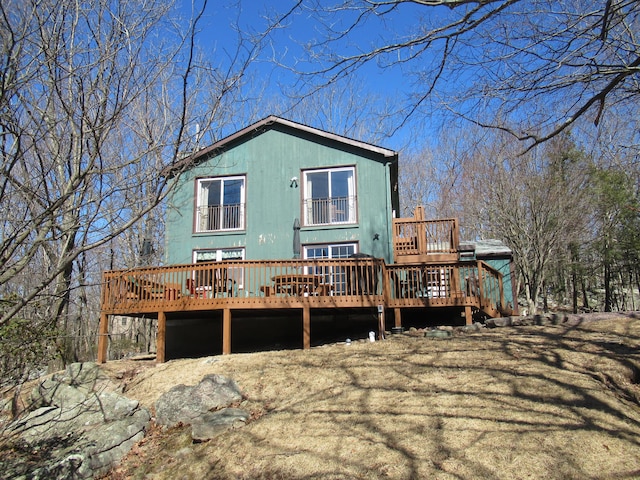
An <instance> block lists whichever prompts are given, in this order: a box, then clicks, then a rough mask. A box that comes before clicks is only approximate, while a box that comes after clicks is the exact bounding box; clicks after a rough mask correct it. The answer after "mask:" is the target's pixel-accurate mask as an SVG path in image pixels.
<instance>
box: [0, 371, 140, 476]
mask: <svg viewBox="0 0 640 480" xmlns="http://www.w3.org/2000/svg"><path fill="white" fill-rule="evenodd" d="M111 387H113V384H110V382H109V380H108V378H107V377H106V376H105V375H104V374H103V373H102V372H101V371H100V369H99V367H98V366H97V364H95V363H92V362H91V363H88V364H72V365H69V367H68V368H67V370H66V371H65V372H64V373H62V374H57V375H53V376H52V377H50V378H47V379H45V380H43V381H42V382H40V384H39V385H38V386H37V387H36V388H35V389H34V391H33V392H32V395H31V399H32V402H33V403H32V407H31V410H30V411H28V412H27V413H26V414H25V415H24V417H21V418H19V419H17V420H15V421H14V422H12V423H11V424H9V426H8V431H9V432H11V433H13V434H15V435H17V436H18V438H19V441H21V442H23V443H24V444H25V446H26V448H25V449H24V451H29V452H46V455H44V454H42V453H40V454H37V455H36V454H33V456H34V457H36V458H35V459H33V458H32V459H27V460H30V461H26V460H25V459H22V458H18V459H16V464H14V465H7V464H4V463H3V464H2V465H0V469H2V470H5V471H7V470H8V471H11V472H12V476H15V477H17V478H19V477H24V478H43V479H44V478H46V479H68V478H71V479H85V478H87V479H88V478H93V477H94V476H97V475H103V474H105V473H107V472H108V471H109V470H110V469H111V468H112V467H113V466H114V465H115V464H116V463H117V462H118V461H120V459H122V457H123V456H124V455H126V454H127V453H128V452H129V450H130V449H131V447H132V446H133V445H134V444H135V443H136V442H138V441H139V440H141V439H142V438H143V437H144V434H145V430H146V428H147V426H148V424H149V422H150V420H151V415H150V413H149V412H148V411H147V410H146V409H144V408H142V407H140V405H139V404H138V402H137V401H135V400H130V399H128V398H126V397H123V396H122V395H119V394H117V393H115V392H113V391H108V390H106V389H107V388H111Z"/></svg>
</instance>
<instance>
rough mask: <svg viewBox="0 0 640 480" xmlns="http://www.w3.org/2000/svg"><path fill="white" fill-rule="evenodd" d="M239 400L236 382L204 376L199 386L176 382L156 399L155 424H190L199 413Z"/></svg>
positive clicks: (224, 378) (216, 376) (217, 376)
mask: <svg viewBox="0 0 640 480" xmlns="http://www.w3.org/2000/svg"><path fill="white" fill-rule="evenodd" d="M240 400H242V394H241V393H240V389H239V388H238V385H237V384H236V382H235V381H233V380H231V379H228V378H226V377H224V376H222V375H216V374H212V375H207V376H205V377H204V378H203V379H202V380H201V381H200V383H199V384H198V385H195V386H186V385H176V386H175V387H173V388H172V389H171V390H169V391H168V392H166V393H164V394H163V395H162V396H160V398H159V399H158V401H157V402H156V405H155V407H156V423H158V424H159V425H163V426H165V427H172V426H175V425H178V424H180V423H182V424H185V425H186V424H192V423H193V421H194V420H195V419H197V418H198V417H200V416H201V415H203V414H205V413H207V412H209V411H211V410H217V409H220V408H223V407H227V406H229V405H231V404H233V403H236V402H239V401H240Z"/></svg>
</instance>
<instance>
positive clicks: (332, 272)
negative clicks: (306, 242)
mask: <svg viewBox="0 0 640 480" xmlns="http://www.w3.org/2000/svg"><path fill="white" fill-rule="evenodd" d="M356 252H357V248H356V244H355V243H343V244H335V245H314V246H309V247H304V258H309V259H311V258H313V259H339V258H349V257H351V255H353V254H354V253H356ZM312 273H313V274H315V275H322V276H323V277H324V280H323V281H324V283H328V284H331V285H332V286H333V291H334V292H335V293H337V294H339V295H344V294H345V293H346V292H347V272H346V270H345V269H344V268H340V267H337V266H334V267H315V271H313V272H312Z"/></svg>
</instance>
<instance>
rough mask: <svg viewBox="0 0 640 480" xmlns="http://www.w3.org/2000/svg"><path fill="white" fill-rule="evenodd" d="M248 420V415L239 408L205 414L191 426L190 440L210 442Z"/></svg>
mask: <svg viewBox="0 0 640 480" xmlns="http://www.w3.org/2000/svg"><path fill="white" fill-rule="evenodd" d="M248 418H249V414H248V413H247V412H246V411H244V410H241V409H239V408H224V409H222V410H219V411H217V412H208V413H205V414H204V415H202V416H201V417H200V418H198V420H197V421H196V423H194V424H193V425H192V426H191V438H193V440H194V441H195V442H204V441H206V440H210V439H212V438H214V437H216V436H218V435H220V434H221V433H223V432H225V431H227V430H228V429H229V428H233V427H238V426H242V425H244V424H245V422H246V421H247V420H248Z"/></svg>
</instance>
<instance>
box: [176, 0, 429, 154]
mask: <svg viewBox="0 0 640 480" xmlns="http://www.w3.org/2000/svg"><path fill="white" fill-rule="evenodd" d="M182 2H183V3H182V12H183V14H184V15H189V14H190V11H191V0H182ZM197 4H198V6H199V5H201V3H200V2H197ZM294 4H295V1H292V0H289V1H287V0H275V1H270V2H265V1H257V0H242V1H240V2H238V3H237V4H236V3H235V2H234V3H233V5H229V4H227V3H226V2H218V1H209V3H208V6H207V9H206V12H205V16H204V17H203V19H202V20H201V23H200V33H199V44H200V46H201V47H202V48H205V49H207V50H209V51H210V52H211V54H212V55H214V56H218V57H219V58H220V60H219V61H220V62H224V61H225V59H226V58H228V55H230V54H232V53H233V52H234V51H235V48H236V45H237V40H238V35H237V33H236V32H235V31H234V30H233V28H232V25H233V24H235V23H239V25H240V26H241V27H242V30H243V33H245V34H247V33H250V32H255V33H258V32H261V31H263V30H264V29H265V28H266V25H267V21H266V20H265V17H266V16H267V15H271V16H272V17H275V16H276V15H278V14H280V15H282V14H283V13H284V12H287V11H288V10H290V9H291V7H292V6H293V5H294ZM238 5H240V8H238ZM417 12H418V10H416V8H403V9H401V11H399V12H398V13H399V14H398V15H394V17H393V19H391V20H389V21H387V23H386V24H385V25H384V27H386V28H387V29H388V30H387V31H395V32H403V31H404V30H405V29H407V28H408V26H409V25H411V24H412V23H415V19H416V14H417ZM341 18H343V19H348V18H349V17H348V16H345V15H344V14H343V15H342V16H341ZM379 33H380V32H379V31H377V30H376V29H371V28H368V29H358V30H354V31H353V32H352V33H351V34H350V36H349V39H348V41H347V42H342V43H341V44H340V46H339V48H340V49H341V51H339V52H335V51H334V52H333V53H339V54H342V53H345V52H355V51H357V50H358V49H361V48H366V47H368V46H369V45H371V44H372V43H373V42H374V41H376V40H377V39H378V37H379ZM321 36H322V32H321V30H320V26H319V25H318V23H317V21H315V20H314V19H313V18H312V15H311V12H307V11H304V10H297V11H296V13H295V14H294V15H292V16H291V17H289V19H288V21H287V24H286V26H284V27H283V28H282V29H280V30H278V31H276V32H274V34H273V35H272V36H271V37H270V39H269V45H268V46H267V47H266V48H265V49H264V50H263V51H262V53H261V55H260V57H259V59H258V61H256V62H254V63H253V65H252V70H253V71H254V73H255V75H256V78H257V79H259V80H258V81H259V82H267V84H266V92H267V95H269V96H271V99H270V101H272V102H276V101H277V99H278V98H284V94H283V92H282V90H281V89H282V88H284V89H286V90H287V91H288V92H298V91H299V86H298V85H299V83H298V82H299V81H300V76H299V75H295V74H293V73H292V72H290V71H287V70H286V69H285V68H280V67H277V66H276V65H275V64H274V63H273V62H272V61H271V56H275V57H277V58H278V59H279V60H280V61H282V62H283V63H285V64H287V65H288V66H290V67H292V68H298V69H302V70H307V71H308V70H309V69H313V68H317V66H318V65H319V64H311V65H310V64H301V63H299V60H300V59H302V58H303V57H304V51H303V49H302V47H301V45H302V44H305V43H307V42H311V43H312V44H317V42H318V40H319V39H320V38H321ZM407 82H408V79H407V76H406V75H405V74H404V73H403V72H401V71H400V68H393V69H386V70H382V69H380V68H378V67H377V66H376V65H375V64H374V63H372V64H371V65H369V66H367V67H365V68H363V69H361V70H360V71H359V72H358V73H357V79H356V82H355V83H356V85H357V91H358V92H359V93H360V94H361V95H364V96H367V97H370V96H375V97H376V98H378V99H379V100H380V101H381V102H384V101H390V102H395V101H396V100H398V99H402V96H403V92H405V91H406V90H407V89H406V88H405V87H406V86H407ZM262 100H265V99H264V98H263V99H262ZM269 113H272V112H266V111H265V112H264V115H267V114H269ZM264 115H263V116H264ZM290 118H292V119H293V120H298V119H297V118H295V115H292V116H291V117H290ZM306 121H308V120H306ZM319 121H320V120H319ZM314 126H317V127H320V128H322V125H318V124H315V125H314ZM411 128H412V127H411V125H408V126H407V127H405V128H403V129H402V130H400V131H399V132H397V133H396V134H395V135H394V136H393V137H391V138H386V139H384V140H382V141H381V144H382V145H383V146H385V147H388V148H393V149H401V148H403V147H405V146H406V144H407V135H408V133H409V132H410V131H411ZM338 133H341V132H338Z"/></svg>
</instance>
